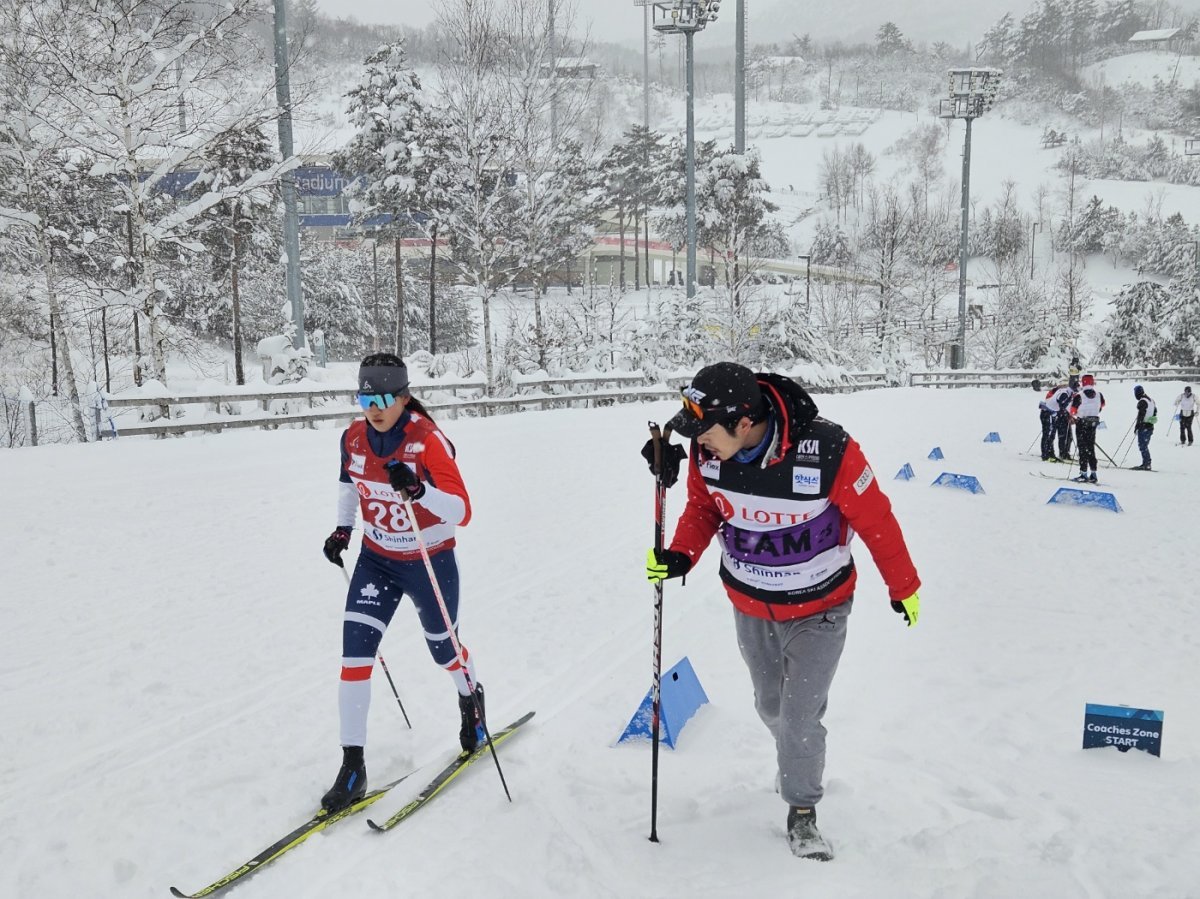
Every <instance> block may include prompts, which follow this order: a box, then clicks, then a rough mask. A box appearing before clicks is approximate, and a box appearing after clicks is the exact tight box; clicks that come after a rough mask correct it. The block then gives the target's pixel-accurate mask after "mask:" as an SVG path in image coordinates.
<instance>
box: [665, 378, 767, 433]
mask: <svg viewBox="0 0 1200 899" xmlns="http://www.w3.org/2000/svg"><path fill="white" fill-rule="evenodd" d="M680 393H681V394H682V397H683V409H682V410H681V411H679V412H678V413H676V415H675V416H674V417H673V418H672V419H671V421H670V422H669V423H668V425H669V427H670V428H671V430H672V431H674V432H675V433H676V434H679V435H681V436H683V437H687V438H689V439H690V438H692V437H698V436H699V435H701V434H703V433H704V432H705V431H707V430H708V429H709V428H711V427H713V425H718V424H719V425H728V424H732V423H733V422H736V421H737V420H738V419H740V418H741V417H742V416H743V415H744V416H747V417H749V418H750V420H751V421H758V420H760V419H761V418H762V410H763V396H762V390H761V389H759V386H758V378H757V377H756V376H755V374H754V372H752V371H751V370H750V369H748V368H746V366H744V365H738V364H737V363H736V362H717V363H716V364H714V365H706V366H705V367H704V368H702V369H700V371H698V372H696V376H695V377H694V378H692V382H691V383H690V384H688V385H687V386H686V387H684V388H683V389H682V390H681V391H680Z"/></svg>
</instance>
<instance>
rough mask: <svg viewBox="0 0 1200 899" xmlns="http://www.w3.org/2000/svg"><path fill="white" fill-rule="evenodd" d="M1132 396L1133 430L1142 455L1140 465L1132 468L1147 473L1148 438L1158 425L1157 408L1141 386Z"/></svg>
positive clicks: (1148, 463)
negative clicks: (1135, 411) (1134, 411)
mask: <svg viewBox="0 0 1200 899" xmlns="http://www.w3.org/2000/svg"><path fill="white" fill-rule="evenodd" d="M1133 395H1134V397H1135V398H1136V399H1137V421H1135V422H1134V424H1133V429H1134V430H1135V431H1136V432H1137V442H1138V450H1139V451H1140V452H1141V454H1142V464H1141V465H1135V466H1133V467H1134V469H1135V470H1137V471H1149V470H1150V438H1151V437H1153V436H1154V425H1155V424H1157V423H1158V407H1157V406H1156V405H1154V400H1152V399H1150V394H1148V393H1146V391H1145V390H1143V389H1142V385H1141V384H1138V385H1137V386H1136V387H1134V388H1133Z"/></svg>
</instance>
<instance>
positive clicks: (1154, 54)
mask: <svg viewBox="0 0 1200 899" xmlns="http://www.w3.org/2000/svg"><path fill="white" fill-rule="evenodd" d="M1083 78H1084V80H1085V81H1087V82H1088V83H1089V84H1091V85H1093V86H1095V87H1099V86H1100V85H1104V84H1107V85H1109V86H1111V87H1116V86H1117V85H1119V84H1124V83H1125V82H1126V81H1132V82H1133V83H1134V84H1140V85H1141V86H1142V87H1153V86H1154V79H1155V78H1157V79H1158V80H1159V81H1161V82H1162V83H1163V84H1170V83H1171V82H1172V81H1174V82H1176V83H1178V84H1179V85H1181V86H1182V87H1191V86H1192V85H1193V84H1194V83H1195V82H1197V81H1200V56H1185V55H1182V54H1180V53H1171V52H1168V51H1166V50H1146V51H1142V52H1139V53H1127V54H1125V55H1124V56H1114V57H1113V58H1111V59H1105V60H1102V61H1100V62H1095V63H1092V64H1091V65H1090V66H1085V67H1084V69H1083Z"/></svg>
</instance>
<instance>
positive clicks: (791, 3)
mask: <svg viewBox="0 0 1200 899" xmlns="http://www.w3.org/2000/svg"><path fill="white" fill-rule="evenodd" d="M575 2H576V3H577V4H578V11H579V12H578V15H579V19H580V21H579V22H577V23H576V27H575V28H574V29H573V33H575V34H579V33H580V32H582V30H583V26H585V25H587V24H590V25H591V28H592V32H591V35H592V40H593V41H604V42H612V43H620V44H625V45H627V46H630V47H633V48H635V49H640V48H641V46H642V10H641V8H639V7H636V6H634V5H633V0H575ZM1034 2H1035V0H970V2H963V0H838V3H837V4H836V5H837V7H838V15H830V14H829V13H828V11H827V7H828V2H827V0H749V2H748V3H747V7H746V9H747V13H746V14H747V17H748V18H749V23H748V27H749V37H748V40H749V42H750V43H751V45H753V44H755V43H762V42H774V41H786V40H787V39H788V38H789V37H790V36H791V35H793V34H796V35H799V34H803V33H809V34H811V35H812V36H813V37H814V38H816V39H817V40H835V39H836V40H842V41H868V42H870V41H872V40H874V35H875V31H876V29H877V28H878V27H879V26H880V25H882V24H883V22H884V21H885V20H887V19H890V20H892V21H894V22H895V23H896V24H897V25H899V26H900V30H901V31H902V32H904V34H905V35H906V36H908V37H910V38H912V39H914V40H917V41H927V40H946V41H949V42H951V43H959V42H965V41H968V40H972V41H974V40H978V39H979V37H980V36H982V34H983V32H984V30H985V29H986V28H987V27H988V26H989V25H991V24H992V23H993V22H995V21H996V20H997V19H999V18H1000V16H1001V15H1003V14H1004V13H1005V12H1012V13H1013V15H1014V16H1015V17H1016V18H1018V19H1019V18H1020V17H1021V16H1022V15H1023V14H1024V13H1025V11H1026V10H1028V9H1029V7H1030V6H1031V5H1032V4H1033V3H1034ZM317 3H318V5H319V6H320V7H321V9H322V10H323V11H324V12H325V13H327V14H328V15H331V16H334V17H344V16H350V17H352V18H355V19H358V20H359V21H360V22H379V23H385V24H392V25H412V26H414V27H422V26H424V25H428V24H429V23H430V22H432V21H433V19H434V10H433V7H434V6H437V5H440V3H439V2H438V0H317ZM735 7H736V0H726V2H725V6H724V8H722V10H721V15H720V18H719V19H718V21H717V22H716V23H714V24H713V25H710V26H709V33H708V34H706V36H705V41H706V42H711V43H713V44H715V45H720V46H729V47H732V46H733V41H734V34H733V23H734V9H735Z"/></svg>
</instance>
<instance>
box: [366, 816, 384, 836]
mask: <svg viewBox="0 0 1200 899" xmlns="http://www.w3.org/2000/svg"><path fill="white" fill-rule="evenodd" d="M367 826H368V827H370V828H371V830H374V831H377V832H378V833H383V832H384V831H385V830H387V828H386V827H384V826H383V825H381V824H376V823H375V822H374V821H372V820H371V819H370V818H368V819H367Z"/></svg>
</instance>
